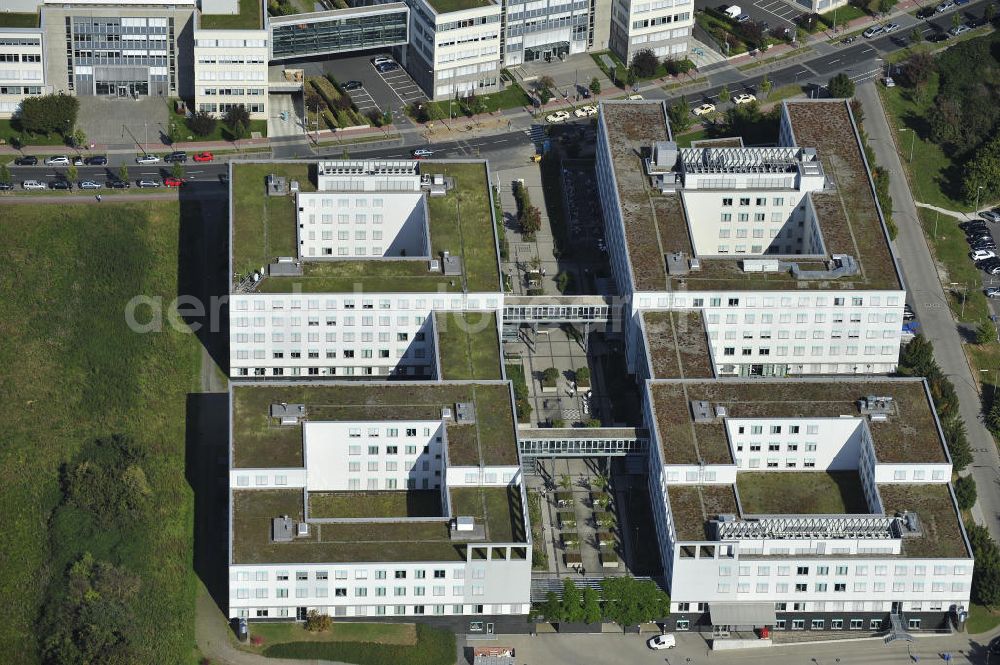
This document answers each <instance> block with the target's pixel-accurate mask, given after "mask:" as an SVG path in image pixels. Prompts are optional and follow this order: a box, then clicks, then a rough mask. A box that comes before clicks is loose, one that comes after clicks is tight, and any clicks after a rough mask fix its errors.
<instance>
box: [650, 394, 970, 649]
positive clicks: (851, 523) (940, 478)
mask: <svg viewBox="0 0 1000 665" xmlns="http://www.w3.org/2000/svg"><path fill="white" fill-rule="evenodd" d="M646 394H647V400H646V404H645V409H646V417H647V420H648V422H649V423H650V425H651V427H652V428H654V429H655V431H656V434H657V439H658V440H659V441H660V446H659V448H658V449H655V450H653V451H651V454H650V463H651V466H650V473H649V483H650V491H651V493H652V495H653V496H654V497H655V498H654V501H653V504H654V511H653V512H654V519H655V521H656V523H657V531H658V533H659V537H660V543H659V544H660V549H661V556H662V560H663V563H664V567H665V569H666V574H667V578H668V579H669V580H670V587H671V588H670V592H671V602H672V612H673V613H674V614H673V615H672V617H671V620H672V622H673V623H674V624H675V625H676V627H677V628H678V629H681V630H684V629H689V628H696V627H702V628H707V627H709V626H714V627H715V629H716V630H718V629H720V628H722V629H726V628H731V629H734V630H735V629H737V628H738V627H749V626H754V627H759V626H771V627H775V628H777V629H779V630H780V629H790V630H803V629H806V628H809V629H812V630H817V629H826V630H830V629H833V630H839V629H843V630H845V631H846V630H866V631H870V632H878V631H879V630H887V629H889V628H890V622H896V623H897V624H898V625H895V626H892V627H893V628H894V629H896V630H904V631H905V630H914V629H937V628H941V627H944V626H945V625H946V624H947V622H948V621H949V620H953V619H955V618H956V617H957V615H958V614H961V613H962V612H963V611H964V610H965V609H967V608H968V606H969V593H970V588H971V582H972V568H973V560H972V554H971V549H970V546H969V542H968V539H967V537H966V534H965V531H964V528H963V526H962V521H961V517H960V515H959V513H958V509H957V504H956V502H955V497H954V494H953V492H952V489H951V486H950V484H949V481H950V479H951V475H952V467H951V460H950V458H949V456H948V453H947V449H946V447H945V445H944V439H943V435H942V432H941V429H940V425H939V423H938V421H937V417H936V414H935V413H934V408H933V404H932V402H931V399H930V394H929V392H928V391H927V387H926V384H925V383H924V382H923V380H922V379H912V380H911V379H855V378H843V379H834V380H813V379H791V380H784V381H778V380H761V379H757V380H752V381H747V382H742V381H732V380H721V381H717V382H706V381H703V380H671V381H650V382H648V383H647V393H646Z"/></svg>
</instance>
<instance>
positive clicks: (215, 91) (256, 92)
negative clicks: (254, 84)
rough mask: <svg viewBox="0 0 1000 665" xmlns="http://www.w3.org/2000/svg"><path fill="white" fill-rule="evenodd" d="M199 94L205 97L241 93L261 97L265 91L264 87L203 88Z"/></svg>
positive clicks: (229, 95) (237, 95)
mask: <svg viewBox="0 0 1000 665" xmlns="http://www.w3.org/2000/svg"><path fill="white" fill-rule="evenodd" d="M201 94H203V95H205V96H206V97H215V96H219V97H242V96H243V95H249V96H251V97H263V96H264V94H265V92H264V88H204V89H203V90H202V91H201Z"/></svg>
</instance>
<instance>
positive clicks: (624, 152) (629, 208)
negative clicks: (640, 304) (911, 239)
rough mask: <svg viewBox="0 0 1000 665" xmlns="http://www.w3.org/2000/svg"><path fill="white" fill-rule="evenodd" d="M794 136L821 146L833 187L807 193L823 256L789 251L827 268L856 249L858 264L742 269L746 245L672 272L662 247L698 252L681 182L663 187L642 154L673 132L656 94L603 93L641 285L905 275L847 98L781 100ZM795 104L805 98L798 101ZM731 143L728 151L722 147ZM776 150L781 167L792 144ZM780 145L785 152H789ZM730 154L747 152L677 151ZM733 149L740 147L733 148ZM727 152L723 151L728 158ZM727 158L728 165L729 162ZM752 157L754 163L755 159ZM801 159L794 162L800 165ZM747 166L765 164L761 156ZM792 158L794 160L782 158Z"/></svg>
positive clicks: (877, 283)
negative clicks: (851, 269) (848, 269)
mask: <svg viewBox="0 0 1000 665" xmlns="http://www.w3.org/2000/svg"><path fill="white" fill-rule="evenodd" d="M786 106H787V107H788V108H789V109H790V111H789V116H790V118H791V120H792V125H793V127H794V130H795V138H796V141H797V143H798V145H799V146H802V147H805V148H811V147H814V148H816V149H817V151H818V153H819V157H820V162H821V164H822V172H825V173H826V175H827V177H828V179H829V180H831V181H832V183H833V186H834V187H835V189H833V190H824V191H820V192H813V193H811V194H807V196H809V197H811V198H812V201H813V207H814V209H815V212H816V216H817V218H818V222H819V227H820V231H821V233H822V237H823V242H824V245H825V250H826V253H827V256H826V257H824V258H822V259H818V258H811V259H807V258H805V257H803V258H802V259H801V260H794V259H789V260H794V262H795V263H797V264H798V267H799V269H800V270H801V271H803V272H809V271H816V272H819V273H822V272H825V271H827V270H828V269H829V268H830V263H831V258H832V257H833V256H834V255H848V256H851V257H853V258H854V259H855V261H856V263H857V265H858V268H859V269H858V272H856V273H855V274H850V275H842V276H840V277H829V278H826V277H823V278H817V277H815V276H810V278H808V279H806V278H799V277H797V276H796V275H795V274H793V272H792V270H791V269H790V268H789V267H784V266H782V267H781V269H780V270H776V271H768V272H758V271H746V270H744V265H743V261H744V258H746V259H757V258H762V257H761V256H760V255H745V257H744V256H739V257H735V256H734V257H733V258H720V257H718V256H714V257H699V258H701V265H700V268H699V269H697V270H691V271H689V272H686V273H684V274H680V273H675V274H668V272H667V269H666V256H667V255H668V254H671V253H674V252H680V253H683V254H685V255H687V256H689V257H692V256H695V253H694V250H693V247H694V243H693V240H692V237H691V230H690V228H689V221H692V222H697V220H689V219H688V218H687V212H686V210H685V206H684V203H683V200H682V195H681V193H680V192H679V191H675V192H669V193H666V194H661V193H660V190H659V189H655V188H654V187H653V186H652V180H651V178H649V177H648V176H647V175H646V174H645V165H644V156H645V155H647V154H648V153H649V151H650V149H651V148H652V147H653V145H654V144H656V143H657V142H663V141H669V140H670V130H669V128H668V126H667V120H666V118H665V116H664V114H663V110H662V105H661V104H660V103H659V102H655V103H653V102H649V103H641V102H640V103H635V102H626V103H608V102H602V104H601V108H602V117H603V122H604V126H605V128H606V131H607V134H608V140H609V141H608V142H609V146H610V153H611V160H612V164H613V167H614V173H615V178H616V181H617V188H618V196H619V199H620V203H621V210H622V218H623V221H624V227H625V240H626V247H627V249H628V253H629V263H630V266H631V269H632V279H633V284H634V288H635V289H636V290H637V291H662V290H678V289H684V290H739V289H748V290H772V289H799V288H812V289H899V288H901V284H900V281H899V278H898V275H897V273H896V269H895V263H894V261H893V259H892V254H891V250H890V248H889V241H888V238H887V236H886V234H885V232H884V229H883V226H882V221H881V218H880V217H879V215H878V213H877V210H876V208H875V199H874V193H873V191H872V190H871V187H870V186H869V181H868V174H867V171H866V169H865V166H864V162H863V161H862V159H861V147H860V145H859V143H858V140H857V137H856V135H855V131H854V124H853V120H852V118H851V116H850V112H849V110H848V107H847V105H846V103H844V102H823V103H822V105H819V104H817V105H810V104H804V103H803V104H799V103H791V102H786ZM798 107H809V108H806V109H804V110H803V109H800V108H798ZM727 151H728V152H727ZM774 151H775V154H776V155H777V156H776V157H775V158H774V159H773V160H771V161H769V162H768V164H767V165H765V166H766V167H767V169H771V170H774V169H778V170H780V169H781V168H784V167H782V164H784V161H785V160H784V159H782V158H781V157H782V156H784V157H788V155H790V154H792V153H795V154H798V153H797V152H796V151H795V149H794V148H777V149H774ZM780 151H786V152H787V153H788V154H785V153H784V152H780ZM729 152H732V154H733V159H736V157H737V156H738V157H739V158H740V159H745V158H746V155H744V154H743V153H741V152H740V151H739V150H734V149H732V148H713V149H711V152H706V151H704V150H698V149H685V151H683V152H682V155H686V157H685V158H686V159H689V160H690V161H691V167H692V168H695V165H696V163H698V160H699V159H701V160H702V161H704V159H705V158H706V155H708V154H715V153H718V154H719V155H728V154H729ZM737 153H739V154H738V155H737ZM727 160H728V161H727ZM722 161H723V162H726V164H723V163H721V162H719V161H718V160H712V161H711V164H708V165H706V164H704V163H702V164H701V166H699V167H698V168H699V169H702V170H704V169H709V170H713V171H714V170H722V169H724V168H732V165H731V164H729V161H732V160H730V159H729V158H728V157H727V159H726V160H722ZM727 164H728V165H727ZM751 166H753V165H751ZM802 166H803V165H802V164H798V165H797V166H796V168H802ZM753 168H763V166H762V165H760V164H758V165H756V166H753ZM788 168H790V167H788Z"/></svg>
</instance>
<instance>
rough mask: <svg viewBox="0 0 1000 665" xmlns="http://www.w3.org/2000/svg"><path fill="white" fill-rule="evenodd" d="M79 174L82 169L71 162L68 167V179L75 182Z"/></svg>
mask: <svg viewBox="0 0 1000 665" xmlns="http://www.w3.org/2000/svg"><path fill="white" fill-rule="evenodd" d="M79 174H80V170H79V169H78V168H76V167H75V166H74V165H72V164H70V165H69V166H68V167H67V168H66V178H67V179H68V180H69V181H70V182H73V181H74V180H76V177H77V176H78V175H79Z"/></svg>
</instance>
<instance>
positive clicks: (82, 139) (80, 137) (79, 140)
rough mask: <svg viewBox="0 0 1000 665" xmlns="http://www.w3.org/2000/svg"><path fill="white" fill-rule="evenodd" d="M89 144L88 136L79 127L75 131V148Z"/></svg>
mask: <svg viewBox="0 0 1000 665" xmlns="http://www.w3.org/2000/svg"><path fill="white" fill-rule="evenodd" d="M86 142H87V134H86V132H84V131H83V130H82V129H80V128H79V127H77V128H76V129H74V130H73V146H74V147H79V146H81V145H83V144H84V143H86Z"/></svg>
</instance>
